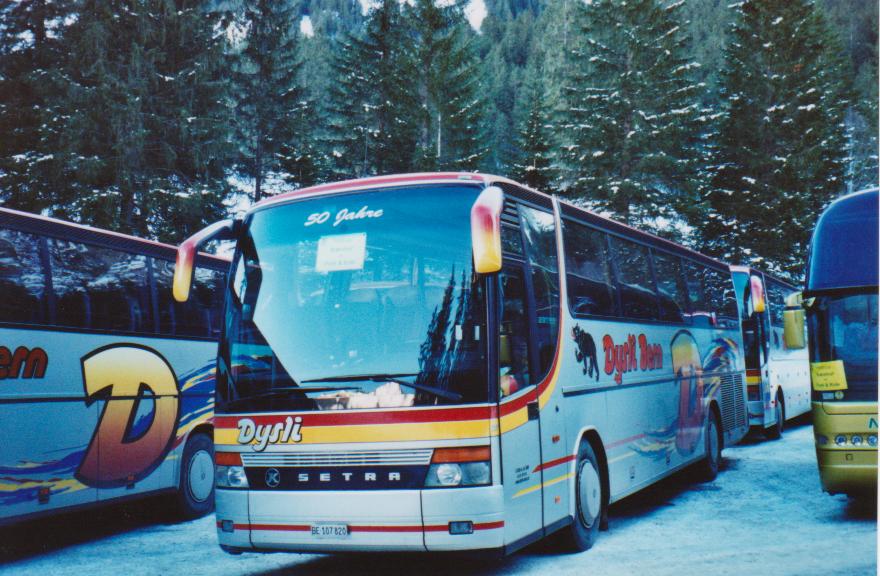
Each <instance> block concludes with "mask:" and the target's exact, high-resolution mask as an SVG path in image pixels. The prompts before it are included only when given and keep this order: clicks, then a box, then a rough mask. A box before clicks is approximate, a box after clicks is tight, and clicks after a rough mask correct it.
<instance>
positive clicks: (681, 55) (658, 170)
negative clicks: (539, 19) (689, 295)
mask: <svg viewBox="0 0 880 576" xmlns="http://www.w3.org/2000/svg"><path fill="white" fill-rule="evenodd" d="M680 6H681V3H680V2H679V3H677V4H669V5H667V4H665V3H664V2H661V1H659V0H631V1H629V2H626V3H625V4H620V3H617V2H611V1H610V0H596V1H594V2H592V3H591V4H589V5H583V6H581V7H580V8H578V10H579V12H580V17H581V21H582V27H581V31H582V36H581V44H580V46H575V47H574V49H575V54H574V55H573V61H572V62H571V66H570V68H569V69H568V70H567V74H566V76H565V78H564V83H563V91H562V99H563V105H562V107H561V109H560V110H558V114H557V116H556V118H555V119H554V127H555V132H556V133H557V134H558V136H559V140H558V142H557V144H556V146H557V147H558V149H557V157H556V162H555V165H554V168H555V169H557V170H559V174H560V180H559V182H558V185H559V186H560V188H561V189H562V190H563V192H564V193H565V194H566V195H567V196H569V197H571V198H578V199H582V200H584V201H587V202H588V203H590V204H591V205H592V206H594V207H596V208H598V209H600V210H602V211H605V212H608V213H610V214H612V215H614V216H616V217H618V218H621V219H622V220H624V221H626V222H628V223H632V224H639V225H642V226H646V227H651V228H654V227H656V223H657V220H656V219H657V218H658V217H661V216H662V217H666V218H669V219H676V220H677V219H680V218H681V217H682V216H683V215H685V216H686V215H687V214H688V213H689V211H691V210H692V209H693V206H694V204H695V190H696V188H697V183H698V176H699V167H700V164H699V162H700V158H699V151H698V145H699V141H700V137H701V130H703V129H704V126H703V124H704V120H705V118H704V117H703V116H702V115H701V109H700V104H699V101H700V92H699V86H698V85H697V84H696V83H695V82H694V81H693V80H692V77H691V75H692V70H693V68H694V67H695V63H694V62H693V61H692V60H691V59H690V57H689V52H688V44H687V37H686V36H685V34H684V33H683V31H682V29H681V26H680V24H679V21H678V12H679V10H680Z"/></svg>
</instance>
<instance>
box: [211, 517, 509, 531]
mask: <svg viewBox="0 0 880 576" xmlns="http://www.w3.org/2000/svg"><path fill="white" fill-rule="evenodd" d="M222 526H223V522H220V521H218V522H217V528H222ZM503 527H504V520H498V521H496V522H481V523H477V524H474V530H496V529H498V528H503ZM233 528H234V529H235V530H260V531H272V532H309V531H310V530H311V526H309V525H307V524H233ZM348 530H349V531H350V532H373V533H376V532H386V533H387V532H398V533H400V532H446V531H447V530H449V525H448V524H434V525H430V526H421V525H416V526H412V525H411V526H349V527H348Z"/></svg>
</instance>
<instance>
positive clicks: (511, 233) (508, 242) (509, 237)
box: [501, 224, 522, 254]
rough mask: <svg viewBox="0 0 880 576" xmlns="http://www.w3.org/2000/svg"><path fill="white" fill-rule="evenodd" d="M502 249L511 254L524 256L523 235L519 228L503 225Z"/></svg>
mask: <svg viewBox="0 0 880 576" xmlns="http://www.w3.org/2000/svg"><path fill="white" fill-rule="evenodd" d="M501 249H502V250H504V251H505V252H510V253H511V254H522V235H521V234H520V233H519V228H516V227H514V226H508V225H505V224H502V225H501Z"/></svg>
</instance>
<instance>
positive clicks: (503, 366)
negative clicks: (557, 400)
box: [498, 265, 531, 398]
mask: <svg viewBox="0 0 880 576" xmlns="http://www.w3.org/2000/svg"><path fill="white" fill-rule="evenodd" d="M500 280H501V317H500V318H499V321H498V325H499V326H500V328H501V330H500V336H499V346H498V366H499V381H500V386H501V393H500V396H501V397H502V398H503V397H504V396H509V395H511V394H514V393H516V392H517V391H519V390H522V389H523V388H525V387H526V386H529V385H530V384H531V378H530V377H529V331H528V315H527V313H526V287H525V281H524V279H523V272H522V268H521V267H520V266H511V265H506V266H505V267H504V269H503V270H502V271H501V276H500Z"/></svg>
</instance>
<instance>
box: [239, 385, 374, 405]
mask: <svg viewBox="0 0 880 576" xmlns="http://www.w3.org/2000/svg"><path fill="white" fill-rule="evenodd" d="M331 390H360V388H358V387H357V386H315V387H305V388H304V387H302V386H285V387H283V388H275V389H273V390H269V391H268V392H263V393H261V394H255V395H253V396H244V397H241V398H235V399H233V400H229V401H228V402H227V403H226V406H229V405H234V404H238V403H241V402H248V401H250V400H265V399H266V398H279V397H282V396H287V395H289V394H292V393H294V392H302V393H307V392H329V391H331Z"/></svg>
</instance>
